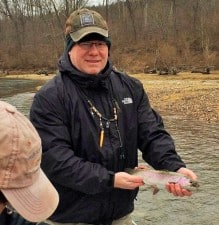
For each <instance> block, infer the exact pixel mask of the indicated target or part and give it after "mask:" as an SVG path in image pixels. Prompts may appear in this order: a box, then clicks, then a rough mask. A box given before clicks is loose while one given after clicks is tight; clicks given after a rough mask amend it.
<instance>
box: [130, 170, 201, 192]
mask: <svg viewBox="0 0 219 225" xmlns="http://www.w3.org/2000/svg"><path fill="white" fill-rule="evenodd" d="M126 172H127V173H129V174H131V175H135V176H140V177H142V178H143V181H144V183H145V185H147V186H149V187H151V188H152V189H153V194H154V195H155V194H157V192H158V191H159V190H160V189H165V186H166V184H167V183H174V184H180V186H181V187H183V188H185V189H187V190H191V189H193V188H198V187H199V184H198V182H197V181H194V180H191V179H189V178H188V177H186V176H184V175H183V174H180V173H176V172H170V171H162V170H152V169H142V168H138V169H126Z"/></svg>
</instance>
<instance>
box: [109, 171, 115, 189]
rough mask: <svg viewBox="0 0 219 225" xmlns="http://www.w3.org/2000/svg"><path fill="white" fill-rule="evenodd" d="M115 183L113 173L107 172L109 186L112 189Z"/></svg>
mask: <svg viewBox="0 0 219 225" xmlns="http://www.w3.org/2000/svg"><path fill="white" fill-rule="evenodd" d="M114 181H115V173H114V172H113V171H109V186H110V187H114Z"/></svg>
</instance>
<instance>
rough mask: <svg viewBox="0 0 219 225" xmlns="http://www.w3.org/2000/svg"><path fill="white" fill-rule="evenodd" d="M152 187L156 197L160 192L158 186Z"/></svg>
mask: <svg viewBox="0 0 219 225" xmlns="http://www.w3.org/2000/svg"><path fill="white" fill-rule="evenodd" d="M151 187H152V188H153V195H156V194H157V193H158V192H159V190H160V189H159V188H158V187H157V186H156V185H152V186H151Z"/></svg>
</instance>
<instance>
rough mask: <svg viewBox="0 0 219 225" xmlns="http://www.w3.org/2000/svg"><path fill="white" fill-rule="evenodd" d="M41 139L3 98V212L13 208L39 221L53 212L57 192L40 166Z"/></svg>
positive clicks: (0, 175) (0, 149)
mask: <svg viewBox="0 0 219 225" xmlns="http://www.w3.org/2000/svg"><path fill="white" fill-rule="evenodd" d="M41 154H42V149H41V140H40V137H39V136H38V133H37V131H36V130H35V128H34V127H33V125H32V124H31V122H30V121H29V120H28V119H27V118H26V117H25V116H24V115H23V114H21V113H20V112H19V111H18V110H17V109H16V108H15V107H14V106H12V105H10V104H8V103H6V102H3V101H0V196H1V197H0V209H1V210H0V214H1V213H2V211H3V210H4V208H5V207H7V206H8V207H10V208H11V207H12V208H14V209H15V211H17V212H18V213H19V214H20V215H21V216H23V217H24V218H25V219H26V220H28V221H31V222H40V221H43V220H45V219H47V218H48V217H50V215H51V214H52V213H53V212H54V210H55V209H56V207H57V205H58V201H59V197H58V193H57V191H56V190H55V188H54V187H53V185H52V184H51V183H50V181H49V180H48V178H47V177H46V176H45V174H44V173H43V171H42V170H41V168H40V163H41Z"/></svg>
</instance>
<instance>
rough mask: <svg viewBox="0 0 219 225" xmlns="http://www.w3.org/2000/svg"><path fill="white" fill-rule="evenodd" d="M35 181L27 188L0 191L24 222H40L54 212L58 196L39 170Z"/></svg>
mask: <svg viewBox="0 0 219 225" xmlns="http://www.w3.org/2000/svg"><path fill="white" fill-rule="evenodd" d="M38 173H39V174H38V176H37V179H36V181H35V182H34V183H33V184H32V185H31V186H28V187H23V188H13V189H1V191H2V193H3V194H4V195H5V197H6V198H7V200H8V201H9V202H10V204H11V205H12V207H13V208H14V209H15V210H16V211H17V212H18V213H19V214H20V215H21V216H23V217H24V218H25V219H26V220H28V221H31V222H40V221H43V220H46V219H47V218H49V217H50V216H51V215H52V213H53V212H54V211H55V209H56V207H57V205H58V202H59V196H58V193H57V191H56V189H55V188H54V187H53V185H52V184H51V182H50V181H49V180H48V178H47V177H46V175H45V174H44V173H43V171H42V170H41V169H39V171H38Z"/></svg>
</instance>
